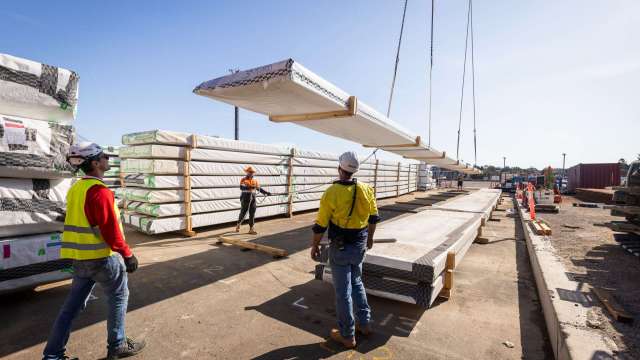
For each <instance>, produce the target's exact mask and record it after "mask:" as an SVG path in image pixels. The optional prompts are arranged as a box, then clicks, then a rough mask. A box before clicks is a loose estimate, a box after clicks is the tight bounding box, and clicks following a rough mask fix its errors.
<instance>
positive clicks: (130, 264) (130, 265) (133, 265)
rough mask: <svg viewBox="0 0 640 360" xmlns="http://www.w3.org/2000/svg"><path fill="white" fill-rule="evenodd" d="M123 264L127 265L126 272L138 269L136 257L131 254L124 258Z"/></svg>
mask: <svg viewBox="0 0 640 360" xmlns="http://www.w3.org/2000/svg"><path fill="white" fill-rule="evenodd" d="M124 264H125V265H126V267H127V272H128V273H132V272H134V271H136V270H137V269H138V259H137V258H136V256H135V255H133V254H131V256H130V257H128V258H124Z"/></svg>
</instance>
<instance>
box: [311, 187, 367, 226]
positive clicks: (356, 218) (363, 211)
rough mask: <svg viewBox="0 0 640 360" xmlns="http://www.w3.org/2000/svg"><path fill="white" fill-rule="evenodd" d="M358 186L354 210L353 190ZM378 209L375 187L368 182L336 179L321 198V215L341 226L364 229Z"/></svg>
mask: <svg viewBox="0 0 640 360" xmlns="http://www.w3.org/2000/svg"><path fill="white" fill-rule="evenodd" d="M356 188H357V193H356V197H355V203H354V204H353V211H352V213H351V217H350V218H349V212H350V211H351V204H352V203H353V192H354V191H355V190H356ZM377 213H378V209H377V205H376V200H375V193H374V191H373V188H372V187H371V186H369V185H368V184H365V183H361V182H357V181H356V182H355V185H354V182H352V181H336V182H334V183H333V184H332V185H331V186H330V187H329V188H328V189H327V190H326V191H325V193H324V195H323V196H322V199H321V200H320V212H319V214H318V216H319V217H323V216H327V217H328V218H329V220H330V221H331V222H332V223H333V224H334V225H337V226H339V227H341V228H345V229H362V228H364V227H366V226H367V223H368V220H369V216H370V215H371V214H377Z"/></svg>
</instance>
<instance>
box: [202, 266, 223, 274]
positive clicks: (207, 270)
mask: <svg viewBox="0 0 640 360" xmlns="http://www.w3.org/2000/svg"><path fill="white" fill-rule="evenodd" d="M222 269H224V267H222V266H214V267H212V268H208V269H203V270H202V271H204V272H208V273H209V274H213V272H214V271H221V270H222Z"/></svg>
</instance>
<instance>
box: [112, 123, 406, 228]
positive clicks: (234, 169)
mask: <svg viewBox="0 0 640 360" xmlns="http://www.w3.org/2000/svg"><path fill="white" fill-rule="evenodd" d="M122 142H123V144H124V145H125V146H124V147H122V148H121V149H120V158H121V159H122V160H121V167H120V170H121V177H122V179H123V184H124V187H123V188H120V189H118V190H117V193H118V196H119V197H121V198H123V199H124V200H125V203H126V205H125V208H126V210H127V211H126V212H125V215H124V221H125V222H126V223H128V224H130V225H132V226H134V227H136V228H137V229H139V230H140V231H142V232H144V233H147V234H158V233H164V232H171V231H186V232H187V233H191V232H192V231H193V229H194V228H198V227H202V226H209V225H216V224H222V223H230V222H234V221H237V219H238V215H239V211H240V200H239V199H240V188H239V184H240V179H241V178H242V177H243V176H244V175H245V173H244V168H245V167H246V166H248V165H251V166H252V167H253V168H254V169H255V170H256V171H257V173H256V179H257V180H258V181H259V183H260V185H261V186H262V187H263V188H264V189H265V190H267V191H269V192H270V193H272V196H266V197H264V196H258V199H257V208H258V209H257V211H256V218H260V217H268V216H274V215H282V214H289V215H290V214H291V213H293V212H297V211H304V210H312V209H317V208H318V206H319V200H320V198H321V196H322V193H323V192H324V190H326V188H327V187H329V185H330V184H331V182H332V181H333V180H335V179H337V177H338V170H337V163H338V157H337V155H335V154H325V153H318V152H314V151H306V150H299V149H294V148H290V147H283V146H273V145H265V144H259V143H252V142H246V141H235V140H228V139H222V138H217V137H211V136H203V135H195V134H187V133H179V132H173V131H164V130H152V131H146V132H140V133H133V134H127V135H124V136H123V139H122ZM414 167H415V166H414ZM416 174H417V170H415V171H413V170H412V166H410V165H409V164H402V163H392V162H383V161H376V160H368V161H367V162H365V163H363V164H362V166H361V170H360V171H359V172H358V179H359V180H360V181H365V182H368V183H370V184H372V185H376V189H377V194H378V197H391V196H398V195H402V194H404V193H407V192H410V191H415V188H416V186H417V185H416V184H417V183H416V181H417V179H416Z"/></svg>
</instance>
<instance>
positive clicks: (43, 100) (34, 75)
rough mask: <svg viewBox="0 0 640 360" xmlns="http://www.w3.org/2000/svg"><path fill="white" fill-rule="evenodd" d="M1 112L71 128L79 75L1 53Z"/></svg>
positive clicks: (76, 99) (74, 112) (74, 113)
mask: <svg viewBox="0 0 640 360" xmlns="http://www.w3.org/2000/svg"><path fill="white" fill-rule="evenodd" d="M0 89H1V90H0V109H1V111H2V113H4V114H9V115H15V116H22V117H26V118H31V119H37V120H44V121H50V122H54V123H58V124H65V125H70V124H71V123H72V122H73V119H74V118H75V115H76V105H77V102H78V75H77V74H76V73H75V72H73V71H70V70H67V69H63V68H59V67H55V66H51V65H47V64H41V63H38V62H35V61H32V60H27V59H23V58H19V57H16V56H11V55H7V54H0Z"/></svg>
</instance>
